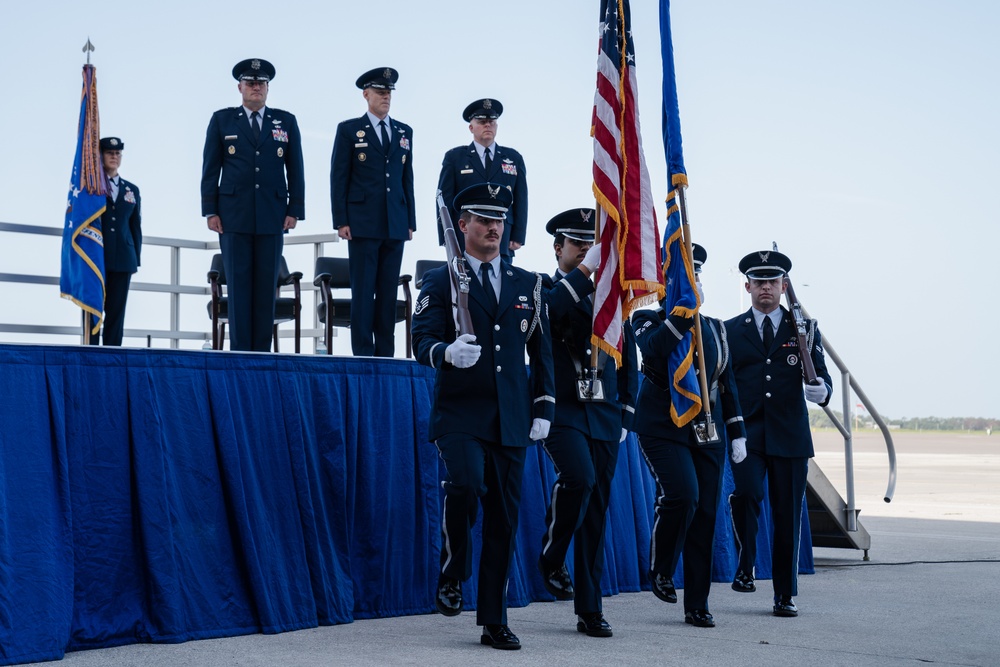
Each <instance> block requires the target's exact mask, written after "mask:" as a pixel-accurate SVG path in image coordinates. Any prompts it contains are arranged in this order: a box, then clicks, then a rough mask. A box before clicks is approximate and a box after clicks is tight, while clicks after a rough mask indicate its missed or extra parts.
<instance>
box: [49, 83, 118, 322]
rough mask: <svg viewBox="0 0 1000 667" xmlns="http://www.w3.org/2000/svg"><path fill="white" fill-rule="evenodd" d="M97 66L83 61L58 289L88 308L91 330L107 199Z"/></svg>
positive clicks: (100, 300)
mask: <svg viewBox="0 0 1000 667" xmlns="http://www.w3.org/2000/svg"><path fill="white" fill-rule="evenodd" d="M95 74H96V68H95V67H94V66H93V65H84V66H83V95H82V98H81V100H80V124H79V127H78V132H77V140H76V155H75V156H74V158H73V175H72V177H71V178H70V183H69V195H68V196H67V201H66V222H65V225H64V227H63V245H62V273H61V275H60V277H59V294H60V296H62V297H63V298H64V299H69V300H71V301H72V302H73V303H75V304H76V305H78V306H80V308H82V309H83V310H84V312H86V313H89V315H90V318H89V321H90V323H91V333H92V334H96V333H97V332H98V331H99V330H100V328H101V321H102V320H103V315H102V313H103V312H104V236H103V234H102V233H101V215H102V214H103V213H104V209H105V207H106V205H107V200H106V195H105V192H106V190H105V185H104V181H105V176H104V165H103V163H102V162H101V151H100V145H99V142H100V136H101V129H100V116H99V114H98V111H97V80H96V76H95Z"/></svg>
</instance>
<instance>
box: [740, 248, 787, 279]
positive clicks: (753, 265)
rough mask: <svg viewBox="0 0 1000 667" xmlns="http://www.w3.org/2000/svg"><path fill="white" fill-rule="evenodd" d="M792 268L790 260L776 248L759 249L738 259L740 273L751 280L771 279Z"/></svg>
mask: <svg viewBox="0 0 1000 667" xmlns="http://www.w3.org/2000/svg"><path fill="white" fill-rule="evenodd" d="M791 270H792V260H790V259H789V258H788V257H787V256H786V255H783V254H781V253H780V252H778V251H777V250H759V251H757V252H752V253H750V254H749V255H747V256H746V257H744V258H743V259H741V260H740V273H744V274H746V277H747V278H751V279H753V280H771V279H772V278H778V277H780V276H783V275H785V274H786V273H788V272H789V271H791Z"/></svg>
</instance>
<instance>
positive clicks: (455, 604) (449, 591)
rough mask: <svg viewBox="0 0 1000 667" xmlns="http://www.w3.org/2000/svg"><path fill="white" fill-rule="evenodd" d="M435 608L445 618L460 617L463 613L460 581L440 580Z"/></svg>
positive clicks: (435, 597) (442, 578)
mask: <svg viewBox="0 0 1000 667" xmlns="http://www.w3.org/2000/svg"><path fill="white" fill-rule="evenodd" d="M434 606H435V607H437V610H438V611H439V612H441V613H442V614H444V615H445V616H458V615H459V614H461V613H462V582H461V581H459V580H458V579H449V578H447V577H441V578H440V579H438V589H437V595H436V596H434Z"/></svg>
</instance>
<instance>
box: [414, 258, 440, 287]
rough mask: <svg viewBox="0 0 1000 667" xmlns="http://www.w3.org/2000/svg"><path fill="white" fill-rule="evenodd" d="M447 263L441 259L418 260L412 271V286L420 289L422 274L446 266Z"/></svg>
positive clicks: (422, 281) (422, 279) (422, 282)
mask: <svg viewBox="0 0 1000 667" xmlns="http://www.w3.org/2000/svg"><path fill="white" fill-rule="evenodd" d="M447 264H448V262H446V261H444V260H443V259H418V260H417V267H416V269H415V270H414V271H413V276H414V281H413V286H414V287H416V288H417V289H420V288H421V287H422V286H423V284H424V274H425V273H427V272H428V271H430V270H431V269H436V268H438V267H440V266H445V265H447Z"/></svg>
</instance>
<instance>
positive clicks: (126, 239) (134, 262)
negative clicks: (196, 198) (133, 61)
mask: <svg viewBox="0 0 1000 667" xmlns="http://www.w3.org/2000/svg"><path fill="white" fill-rule="evenodd" d="M100 148H101V160H102V161H103V162H104V175H105V177H106V178H107V183H106V184H105V185H106V189H107V193H108V200H107V205H106V207H105V209H104V213H103V214H102V215H101V232H102V233H103V234H104V330H103V334H102V336H103V338H104V344H105V345H121V344H122V338H123V336H124V331H125V303H126V301H127V300H128V288H129V284H130V283H131V282H132V274H133V273H135V272H136V271H137V270H138V269H139V264H140V262H139V256H140V254H141V252H142V199H141V198H140V197H139V187H138V186H137V185H136V184H135V183H131V182H129V181H126V180H125V179H124V178H122V177H121V176H120V175H119V174H118V169H119V167H121V163H122V151H123V150H125V142H123V141H122V140H121V139H119V138H118V137H104V138H102V139H101V141H100ZM98 338H99V337H98V336H91V337H90V343H91V345H97V344H98V342H99V340H98Z"/></svg>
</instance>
